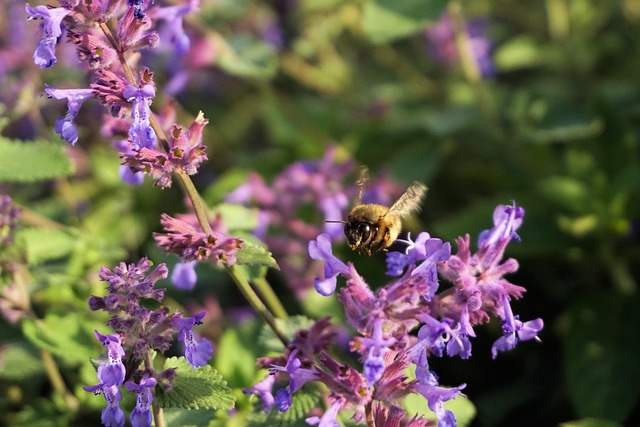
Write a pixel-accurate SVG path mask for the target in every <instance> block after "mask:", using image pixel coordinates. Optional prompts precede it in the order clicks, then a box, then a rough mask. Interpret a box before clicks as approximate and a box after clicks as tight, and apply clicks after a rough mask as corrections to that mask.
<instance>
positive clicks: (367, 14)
mask: <svg viewBox="0 0 640 427" xmlns="http://www.w3.org/2000/svg"><path fill="white" fill-rule="evenodd" d="M446 6H447V0H370V1H368V2H367V3H365V5H364V10H363V14H362V29H363V31H364V33H365V35H366V36H367V37H368V38H369V40H371V41H372V42H374V43H384V42H388V41H391V40H395V39H399V38H401V37H406V36H409V35H412V34H415V33H417V32H420V31H422V30H424V29H425V28H426V27H427V25H429V24H430V23H432V22H434V21H436V20H437V19H438V18H439V17H440V15H441V14H442V12H443V11H444V9H445V7H446Z"/></svg>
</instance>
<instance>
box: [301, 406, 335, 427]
mask: <svg viewBox="0 0 640 427" xmlns="http://www.w3.org/2000/svg"><path fill="white" fill-rule="evenodd" d="M343 406H344V401H343V400H342V399H337V400H335V401H334V402H333V403H332V404H331V406H329V409H327V411H326V412H325V413H324V414H323V415H322V417H309V418H307V419H305V421H306V422H307V424H309V425H312V426H315V425H317V426H318V427H340V424H339V423H338V421H336V418H337V417H338V413H339V412H340V409H342V407H343Z"/></svg>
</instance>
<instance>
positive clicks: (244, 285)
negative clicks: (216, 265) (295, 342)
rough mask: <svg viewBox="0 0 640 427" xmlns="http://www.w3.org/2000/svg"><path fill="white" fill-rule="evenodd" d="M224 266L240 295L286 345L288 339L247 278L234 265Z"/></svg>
mask: <svg viewBox="0 0 640 427" xmlns="http://www.w3.org/2000/svg"><path fill="white" fill-rule="evenodd" d="M226 268H227V272H228V273H229V275H230V276H231V278H232V279H233V281H234V282H236V285H237V286H238V289H240V292H242V295H244V297H245V298H246V299H247V301H249V304H251V307H253V309H254V310H255V311H256V313H258V314H259V315H260V316H261V317H262V318H263V319H264V321H265V322H267V324H268V325H269V326H270V327H271V329H272V330H273V332H274V333H275V334H276V335H277V336H278V339H279V340H280V341H281V342H282V344H284V346H285V347H286V346H288V345H289V340H288V339H287V337H285V336H284V334H283V333H282V331H280V328H279V327H278V325H277V324H276V319H275V317H273V315H272V314H271V312H270V311H269V310H267V307H266V306H265V305H264V303H263V302H262V300H261V299H260V298H259V297H258V295H257V294H256V293H255V292H254V291H253V289H251V286H250V285H249V282H247V279H245V277H244V276H243V275H242V274H241V273H240V272H239V271H238V269H237V268H236V267H235V266H233V265H229V266H227V267H226Z"/></svg>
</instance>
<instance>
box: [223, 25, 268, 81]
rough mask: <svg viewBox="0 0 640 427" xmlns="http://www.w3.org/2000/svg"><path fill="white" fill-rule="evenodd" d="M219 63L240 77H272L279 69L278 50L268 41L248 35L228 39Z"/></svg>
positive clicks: (225, 69) (230, 72)
mask: <svg viewBox="0 0 640 427" xmlns="http://www.w3.org/2000/svg"><path fill="white" fill-rule="evenodd" d="M227 42H228V45H227V46H226V47H227V49H224V50H223V51H222V52H221V53H220V56H219V57H218V60H217V65H218V66H219V67H220V68H222V69H223V70H224V71H226V72H228V73H229V74H233V75H235V76H238V77H249V78H259V79H270V78H272V77H273V76H274V75H275V74H276V72H277V70H278V60H277V56H276V52H275V50H274V49H273V47H271V46H270V45H268V44H267V43H265V42H263V41H262V40H259V39H257V38H253V37H250V36H248V35H241V36H237V37H234V38H230V39H228V40H227Z"/></svg>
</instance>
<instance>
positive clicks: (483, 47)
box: [426, 13, 495, 77]
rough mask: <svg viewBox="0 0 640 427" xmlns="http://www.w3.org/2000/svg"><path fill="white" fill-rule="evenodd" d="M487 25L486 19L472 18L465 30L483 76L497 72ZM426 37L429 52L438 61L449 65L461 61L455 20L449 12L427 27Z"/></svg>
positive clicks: (489, 75)
mask: <svg viewBox="0 0 640 427" xmlns="http://www.w3.org/2000/svg"><path fill="white" fill-rule="evenodd" d="M486 27H487V21H486V20H482V19H476V20H471V21H469V22H468V23H467V25H466V28H465V32H466V37H467V39H468V42H469V47H470V49H471V52H472V54H473V57H474V59H475V61H476V64H477V65H478V68H479V70H480V73H481V74H482V76H483V77H491V76H493V75H494V74H495V70H494V67H493V61H492V59H491V49H492V43H491V41H490V40H489V39H488V37H487V35H486ZM426 37H427V41H428V42H429V52H430V53H431V54H432V56H433V57H434V59H435V60H436V61H438V62H440V63H442V64H444V65H445V66H447V67H451V66H453V65H454V64H456V63H457V62H458V61H459V53H458V49H457V46H456V41H455V34H454V27H453V22H452V21H451V17H450V16H449V14H447V13H443V14H442V16H441V17H440V19H439V20H438V21H437V22H436V23H435V24H434V25H432V26H431V27H429V28H427V30H426Z"/></svg>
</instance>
